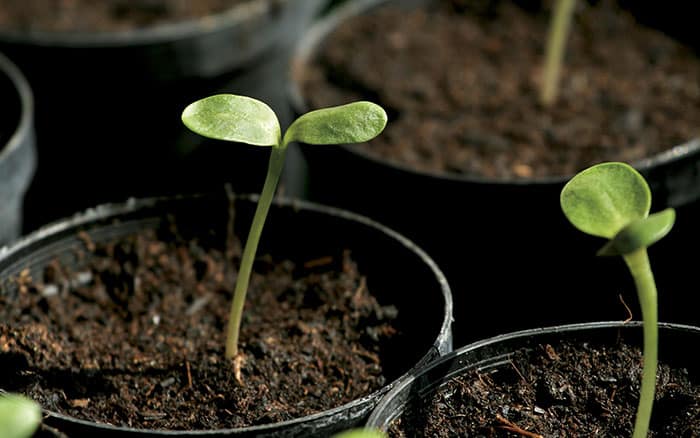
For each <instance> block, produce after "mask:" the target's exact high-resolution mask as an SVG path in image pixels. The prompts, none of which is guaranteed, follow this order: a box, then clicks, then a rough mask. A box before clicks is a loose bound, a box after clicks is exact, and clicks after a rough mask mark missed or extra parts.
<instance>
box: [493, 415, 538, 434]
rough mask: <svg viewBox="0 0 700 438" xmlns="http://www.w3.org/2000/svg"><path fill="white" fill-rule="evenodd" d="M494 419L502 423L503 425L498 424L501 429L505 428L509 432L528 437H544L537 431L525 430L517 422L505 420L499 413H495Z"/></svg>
mask: <svg viewBox="0 0 700 438" xmlns="http://www.w3.org/2000/svg"><path fill="white" fill-rule="evenodd" d="M496 420H498V421H499V422H500V423H503V426H499V427H500V428H501V429H505V430H507V431H509V432H513V433H517V434H519V435H522V436H527V437H530V438H544V436H543V435H540V434H538V433H534V432H530V431H527V430H525V429H523V428H521V427H520V426H518V425H517V424H515V423H513V422H511V421H508V420H506V419H505V418H503V417H501V416H500V415H498V414H496Z"/></svg>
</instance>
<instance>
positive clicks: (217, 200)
mask: <svg viewBox="0 0 700 438" xmlns="http://www.w3.org/2000/svg"><path fill="white" fill-rule="evenodd" d="M256 201H257V197H255V196H238V197H236V201H235V209H236V213H235V217H236V224H235V227H234V229H235V230H247V229H248V227H249V226H250V221H251V218H252V214H253V210H254V207H255V204H256ZM228 208H229V201H228V199H227V198H226V197H225V196H223V193H222V194H221V196H214V195H211V196H194V197H178V198H167V199H143V200H136V201H132V202H128V203H126V204H122V205H103V206H100V207H97V208H95V209H92V210H89V211H87V212H85V213H84V214H80V215H78V216H76V217H74V218H72V219H66V220H63V221H60V222H56V223H54V224H52V225H49V226H47V227H44V228H42V229H40V230H38V231H36V232H34V233H32V234H30V235H28V236H26V237H25V238H23V239H21V240H20V241H18V242H17V243H16V244H14V245H13V246H11V247H10V248H8V249H5V250H2V251H0V280H1V281H2V283H0V293H15V291H16V285H15V284H14V282H13V281H11V279H13V278H15V277H16V276H17V275H18V274H19V273H20V271H22V270H24V269H29V270H30V273H31V274H32V275H34V276H39V277H36V278H41V277H40V275H41V272H42V270H43V268H44V267H45V266H46V264H47V263H49V262H51V260H53V259H56V258H58V259H60V260H62V261H63V262H64V263H67V264H75V263H77V261H76V259H75V257H76V256H75V250H76V249H77V248H79V247H80V246H81V245H82V243H81V241H80V240H79V238H78V236H77V235H76V234H77V233H78V232H79V231H85V232H87V233H88V234H89V235H90V236H91V238H92V239H93V240H94V241H95V242H101V241H106V240H110V239H115V238H118V237H120V236H124V235H128V234H130V233H133V232H135V231H137V230H141V229H146V228H155V227H158V225H159V224H160V223H161V222H163V221H165V220H167V218H166V216H167V215H172V216H174V217H175V218H176V219H177V221H178V229H179V230H180V231H181V232H182V233H183V236H185V237H190V236H197V237H199V238H201V239H202V240H203V241H207V239H209V240H210V239H211V238H212V237H211V236H212V230H213V231H214V233H216V232H217V231H218V233H219V234H218V235H220V236H221V235H225V230H226V222H227V217H228ZM241 232H244V231H241ZM260 245H261V247H260V250H259V253H260V254H265V253H270V254H274V255H275V257H277V256H279V257H285V258H291V259H292V260H308V259H309V258H308V257H318V254H319V253H320V252H319V251H321V252H323V253H324V254H326V253H327V252H324V251H329V250H332V249H336V250H337V249H344V248H348V249H350V250H351V251H352V255H353V258H354V259H355V260H356V262H357V263H358V267H359V269H360V271H361V272H363V275H366V277H367V283H368V286H369V287H370V288H371V290H372V291H373V294H374V295H376V296H377V299H378V300H379V302H380V303H393V304H395V305H396V307H397V309H398V315H399V317H398V319H397V326H398V329H399V330H400V331H401V332H402V335H401V336H400V337H399V338H397V340H396V342H394V343H392V344H391V345H390V347H388V348H387V350H386V351H384V352H383V354H382V359H383V360H384V361H386V362H385V363H386V376H387V381H388V382H391V383H389V384H387V385H386V386H385V387H384V388H382V389H381V390H379V391H376V392H374V393H372V394H369V395H367V396H366V397H364V398H362V399H359V400H356V401H354V402H351V403H348V404H345V405H343V406H340V407H337V408H334V409H331V410H328V411H323V412H319V413H317V414H314V415H311V416H307V417H304V418H299V419H296V420H292V421H287V422H284V423H277V424H269V425H263V426H254V427H250V428H245V429H233V430H209V431H202V430H200V431H156V430H136V429H130V428H125V427H113V426H109V425H104V424H96V423H91V422H87V421H83V420H78V419H74V418H68V417H66V416H64V415H61V414H58V413H54V412H46V418H45V422H46V423H47V424H48V425H50V426H53V427H56V428H57V429H59V430H61V431H63V432H65V433H67V434H68V435H69V436H71V437H81V436H85V437H87V436H90V437H94V436H100V437H105V438H106V437H117V436H119V437H121V436H136V437H144V438H145V437H163V436H179V437H195V436H196V437H200V438H201V437H210V436H211V437H214V436H251V437H252V436H265V437H268V436H269V437H271V436H284V437H292V436H294V437H311V436H328V435H330V434H331V433H332V432H335V431H338V430H343V429H346V428H349V427H352V426H355V425H358V424H360V423H361V422H363V421H364V420H366V418H367V416H368V415H369V413H370V411H371V410H372V408H373V407H374V406H375V405H376V404H377V402H378V401H379V399H380V398H381V396H382V395H384V394H386V392H388V390H389V389H391V388H392V387H393V386H394V385H396V382H397V381H398V379H399V378H401V377H402V376H405V375H407V374H408V373H411V372H415V371H416V370H417V369H418V368H419V367H421V366H424V365H425V364H427V363H428V362H430V361H431V360H433V359H435V358H436V357H438V356H440V355H442V354H445V353H447V352H449V351H451V350H452V338H451V331H450V326H451V322H452V297H451V295H450V289H449V286H448V285H447V282H446V281H445V278H444V276H443V275H442V273H441V272H440V271H439V269H438V268H437V267H436V265H435V264H434V262H433V261H432V260H431V259H430V258H429V257H428V256H427V255H426V254H425V253H423V251H421V250H420V249H419V248H417V247H416V246H415V245H414V244H413V243H411V242H410V241H409V240H407V239H405V238H404V237H401V236H400V235H398V234H397V233H395V232H394V231H391V230H390V229H388V228H386V227H384V226H382V225H379V224H377V223H375V222H373V221H371V220H369V219H366V218H364V217H361V216H358V215H355V214H353V213H349V212H346V211H341V210H336V209H333V208H328V207H324V206H319V205H315V204H309V203H304V202H300V201H293V200H277V201H276V202H275V204H274V205H273V208H272V210H271V212H270V215H269V217H268V221H267V224H266V225H265V231H264V233H263V238H262V241H261V243H260Z"/></svg>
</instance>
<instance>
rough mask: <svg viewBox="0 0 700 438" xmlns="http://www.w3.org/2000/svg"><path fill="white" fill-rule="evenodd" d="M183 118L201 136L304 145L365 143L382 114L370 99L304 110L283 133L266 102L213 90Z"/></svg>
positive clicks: (373, 134) (383, 122)
mask: <svg viewBox="0 0 700 438" xmlns="http://www.w3.org/2000/svg"><path fill="white" fill-rule="evenodd" d="M182 121H183V123H184V124H185V125H186V126H187V127H188V128H190V129H191V130H192V131H194V132H196V133H198V134H200V135H203V136H205V137H209V138H214V139H218V140H228V141H233V142H241V143H248V144H251V145H255V146H273V147H283V146H286V145H287V144H289V143H291V142H295V141H299V142H303V143H308V144H342V143H360V142H364V141H368V140H371V139H372V138H374V137H376V136H377V135H378V134H379V133H380V132H382V130H383V129H384V127H385V126H386V122H387V116H386V112H385V111H384V109H382V107H380V106H379V105H376V104H374V103H372V102H365V101H362V102H353V103H350V104H347V105H341V106H336V107H331V108H324V109H320V110H316V111H311V112H308V113H306V114H304V115H302V116H300V117H299V118H298V119H296V120H295V121H294V122H293V123H292V124H291V125H290V126H289V128H287V131H286V132H285V133H284V137H283V136H282V131H281V129H280V124H279V121H278V119H277V116H276V115H275V113H274V111H273V110H272V109H271V108H270V107H269V106H267V105H266V104H265V103H263V102H260V101H259V100H256V99H253V98H250V97H245V96H237V95H233V94H218V95H215V96H210V97H207V98H204V99H201V100H198V101H196V102H194V103H192V104H190V105H189V106H187V108H185V110H184V111H183V113H182Z"/></svg>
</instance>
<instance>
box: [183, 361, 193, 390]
mask: <svg viewBox="0 0 700 438" xmlns="http://www.w3.org/2000/svg"><path fill="white" fill-rule="evenodd" d="M185 369H186V370H187V389H190V388H192V370H191V369H190V361H188V360H187V359H185Z"/></svg>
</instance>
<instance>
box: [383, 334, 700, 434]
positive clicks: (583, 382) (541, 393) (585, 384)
mask: <svg viewBox="0 0 700 438" xmlns="http://www.w3.org/2000/svg"><path fill="white" fill-rule="evenodd" d="M641 362H642V357H641V353H640V351H639V350H638V349H636V348H633V347H629V346H628V345H625V344H620V345H619V346H601V345H592V344H585V343H580V344H570V343H561V344H552V345H550V344H546V345H541V346H539V347H537V348H535V349H533V350H522V351H518V352H517V353H516V354H515V355H514V356H513V358H512V362H511V363H510V364H509V365H505V366H501V367H499V368H498V369H497V371H495V372H487V371H484V372H478V371H470V372H468V373H466V374H464V375H463V376H460V377H458V378H455V379H453V380H451V381H449V382H448V383H447V384H446V385H445V386H443V387H442V388H441V389H440V390H439V391H438V392H437V393H435V394H434V395H433V396H432V397H431V398H430V399H429V400H428V401H427V403H426V404H425V406H421V407H416V406H412V407H411V409H409V410H408V411H407V412H406V413H404V414H403V415H402V416H401V417H400V418H399V420H397V421H395V422H394V424H393V425H392V430H391V436H393V437H423V436H425V437H448V436H464V437H467V436H469V437H503V438H505V437H525V436H527V437H530V438H535V437H538V436H542V437H548V438H554V437H584V436H585V437H593V436H600V437H620V438H622V437H630V436H632V428H633V424H634V418H635V412H636V408H637V403H638V393H639V384H640V383H639V377H640V375H641ZM656 391H657V392H656V401H655V404H654V409H653V414H652V420H651V431H650V433H649V437H694V436H698V433H700V387H698V386H697V385H696V384H694V383H692V382H691V381H690V380H689V376H688V374H687V371H686V370H678V369H670V368H669V367H668V366H666V365H663V364H662V365H661V366H660V368H659V372H658V373H657V389H656Z"/></svg>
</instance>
